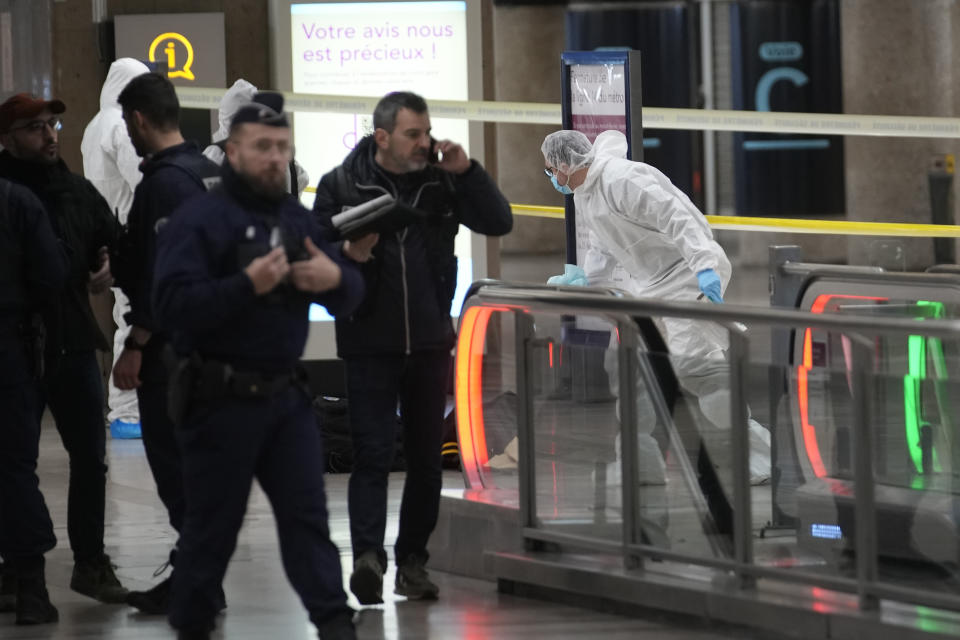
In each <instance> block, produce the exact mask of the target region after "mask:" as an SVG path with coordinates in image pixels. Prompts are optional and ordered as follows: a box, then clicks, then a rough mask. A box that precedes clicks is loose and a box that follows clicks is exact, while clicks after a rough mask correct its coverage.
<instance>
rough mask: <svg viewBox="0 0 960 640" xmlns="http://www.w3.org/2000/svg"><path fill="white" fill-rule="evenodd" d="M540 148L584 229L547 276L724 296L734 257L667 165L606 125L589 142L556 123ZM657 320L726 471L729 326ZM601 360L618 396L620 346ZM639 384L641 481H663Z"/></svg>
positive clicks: (760, 460)
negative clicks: (562, 264)
mask: <svg viewBox="0 0 960 640" xmlns="http://www.w3.org/2000/svg"><path fill="white" fill-rule="evenodd" d="M541 151H542V152H543V158H544V162H545V172H546V174H547V175H548V176H549V177H550V179H551V182H552V183H553V185H554V187H555V188H556V189H557V191H560V192H561V193H564V194H572V195H573V200H574V204H575V206H576V212H577V224H578V225H583V227H584V228H585V229H586V230H587V233H588V249H587V251H586V253H585V255H584V256H582V258H581V259H580V260H579V262H580V264H579V266H576V265H567V268H566V272H565V274H564V275H563V276H555V277H554V278H551V280H550V281H551V282H552V283H558V284H589V285H591V286H600V287H615V288H620V289H624V290H626V291H627V292H628V293H630V294H631V295H633V296H636V297H644V298H659V299H662V300H676V301H686V302H693V301H696V300H703V299H706V300H708V301H710V302H713V303H717V304H720V303H722V302H723V293H724V291H725V290H726V287H727V285H728V284H729V282H730V274H731V267H730V261H729V260H728V259H727V256H726V254H725V253H724V251H723V249H722V248H721V247H720V245H719V244H717V242H716V241H715V240H714V239H713V233H712V232H711V230H710V227H709V225H708V224H707V221H706V219H705V218H704V216H703V214H702V213H701V212H700V211H699V210H698V209H697V208H696V206H694V204H693V203H692V202H691V201H690V199H689V198H688V197H687V196H686V195H685V194H684V193H683V192H682V191H680V190H679V189H677V188H676V187H675V186H674V185H673V183H671V182H670V180H669V178H667V177H666V176H665V175H664V174H663V173H661V172H660V171H658V170H657V169H656V168H654V167H652V166H650V165H648V164H644V163H642V162H633V161H631V160H627V159H626V152H627V140H626V137H625V136H624V135H623V134H622V133H620V132H619V131H604V132H603V133H601V134H600V135H598V136H597V138H596V140H595V141H594V142H593V144H591V143H590V140H589V139H588V138H587V136H586V135H584V134H583V133H581V132H579V131H570V130H561V131H556V132H554V133H551V134H550V135H548V136H547V137H546V139H544V141H543V145H542V146H541ZM657 324H658V326H659V328H660V329H661V331H662V332H663V333H664V338H665V341H666V343H667V346H668V347H669V351H670V356H671V362H672V364H673V367H674V370H675V371H676V373H677V378H678V380H679V383H680V386H681V387H682V388H683V389H684V390H685V391H686V392H688V393H690V394H692V395H693V396H694V397H695V398H696V399H697V403H698V405H699V408H700V411H701V413H702V414H703V416H704V417H705V418H706V419H707V424H702V425H700V431H701V436H702V437H703V439H704V441H705V442H706V444H707V448H708V452H709V453H710V455H711V458H712V460H713V462H714V464H715V465H717V466H718V468H719V469H720V471H721V473H720V476H721V479H723V478H724V477H729V468H728V466H729V459H730V445H729V431H730V384H729V367H728V365H727V363H726V358H725V351H726V349H727V342H728V341H727V333H726V330H725V329H724V328H723V327H721V326H719V325H717V324H715V323H712V322H705V321H696V320H689V319H684V318H659V319H657ZM605 365H606V367H607V369H608V371H609V372H610V373H611V375H610V380H611V385H612V386H613V387H614V388H613V391H614V393H615V394H616V392H617V389H616V386H617V380H618V378H617V374H616V355H615V352H614V350H609V351H608V356H607V361H606V363H605ZM642 386H643V383H642V382H640V383H638V393H637V400H638V407H637V409H638V422H637V426H638V431H639V432H640V433H639V438H638V446H639V449H638V453H639V465H640V475H641V481H643V482H645V483H647V484H658V483H662V482H663V480H664V463H663V458H662V457H661V455H660V451H659V449H658V447H657V445H656V441H655V440H654V439H653V438H652V436H651V435H650V432H651V431H652V430H653V427H654V424H655V418H654V416H653V411H652V406H651V405H650V402H649V401H648V399H647V398H648V396H647V395H646V391H645V389H642V388H639V387H642ZM749 433H750V452H751V455H750V472H751V481H752V482H753V483H754V484H761V483H764V482H766V481H768V480H769V477H770V434H769V432H768V431H767V430H766V429H765V428H764V427H763V426H761V425H760V424H759V423H757V422H756V421H755V420H753V419H752V418H751V419H750V420H749ZM618 444H619V443H618ZM725 467H727V469H725ZM615 469H616V470H617V471H618V470H619V464H617V465H616V466H615ZM608 476H609V474H608Z"/></svg>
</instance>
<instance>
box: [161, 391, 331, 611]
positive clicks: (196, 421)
mask: <svg viewBox="0 0 960 640" xmlns="http://www.w3.org/2000/svg"><path fill="white" fill-rule="evenodd" d="M176 433H177V440H178V442H179V443H180V446H181V452H182V454H183V458H182V460H183V483H184V489H185V495H186V500H187V511H186V518H185V519H184V523H183V529H182V531H181V532H180V546H179V549H178V551H177V566H176V570H175V571H174V574H173V594H172V601H171V607H170V623H171V624H172V625H173V626H174V627H175V628H178V629H183V628H194V627H205V626H207V625H208V624H209V623H210V622H211V621H213V619H214V617H215V616H216V615H217V611H218V608H219V603H220V601H221V598H222V595H221V594H222V592H221V588H220V585H221V584H222V582H223V576H224V574H225V573H226V570H227V564H228V563H229V562H230V556H231V555H233V551H234V549H235V548H236V544H237V533H238V532H239V531H240V527H241V526H242V524H243V517H244V514H245V513H246V510H247V498H248V497H249V495H250V485H251V484H252V482H253V479H254V478H256V479H257V480H258V482H259V483H260V486H261V487H262V488H263V491H264V493H266V494H267V497H268V498H269V499H270V504H271V506H272V507H273V514H274V517H275V518H276V522H277V533H278V537H279V539H280V554H281V556H282V558H283V568H284V570H285V571H286V574H287V578H288V579H289V580H290V583H291V584H292V585H293V588H294V590H295V591H296V592H297V594H298V595H299V596H300V600H301V601H302V602H303V604H304V606H305V607H306V608H307V610H308V611H309V612H310V618H311V619H312V620H315V621H322V620H326V619H328V618H330V617H332V616H335V615H337V614H339V613H341V612H345V611H348V609H347V596H346V593H344V590H343V575H342V572H341V569H340V553H339V551H338V550H337V547H336V546H335V545H334V544H333V542H331V540H330V530H329V528H328V524H327V500H326V494H325V493H324V488H323V464H322V460H323V451H322V447H321V439H320V430H319V429H318V428H317V421H316V416H315V415H314V413H313V408H312V407H311V406H310V399H309V398H308V397H307V394H306V393H305V392H304V391H303V390H302V389H300V388H299V387H296V386H294V385H290V386H288V387H286V388H285V389H283V390H280V391H278V392H277V393H275V394H274V395H273V396H271V397H269V398H259V399H239V398H225V399H222V400H220V401H216V402H212V403H207V404H201V405H200V406H198V407H195V408H193V409H192V410H191V411H190V412H189V413H188V414H187V417H186V418H185V419H184V420H183V423H182V424H179V425H177V428H176Z"/></svg>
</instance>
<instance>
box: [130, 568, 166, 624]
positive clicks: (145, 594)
mask: <svg viewBox="0 0 960 640" xmlns="http://www.w3.org/2000/svg"><path fill="white" fill-rule="evenodd" d="M172 585H173V578H172V577H171V578H166V579H164V580H162V581H161V582H159V583H157V585H156V586H155V587H153V588H152V589H147V590H146V591H131V592H130V593H128V594H127V604H128V605H130V606H131V607H133V608H135V609H138V610H139V611H140V612H141V613H147V614H150V615H154V616H161V615H166V614H167V612H168V611H169V610H170V587H171V586H172Z"/></svg>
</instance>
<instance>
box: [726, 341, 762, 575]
mask: <svg viewBox="0 0 960 640" xmlns="http://www.w3.org/2000/svg"><path fill="white" fill-rule="evenodd" d="M728 334H729V336H730V349H729V351H728V352H727V357H728V359H729V366H730V433H731V438H730V446H731V447H733V451H732V454H733V455H732V457H731V459H732V461H733V557H734V559H735V560H736V561H737V564H738V566H740V567H745V566H747V565H750V564H753V510H752V504H751V502H750V436H749V433H748V426H747V419H748V412H747V397H746V390H747V389H746V369H747V367H746V364H747V359H748V357H749V354H750V342H749V340H748V339H747V337H746V335H745V328H743V327H739V326H736V325H731V326H729V327H728ZM739 577H740V586H741V587H742V588H748V587H752V586H753V585H754V584H755V583H756V579H755V578H753V577H752V576H751V575H749V574H748V572H747V571H744V570H741V571H740V572H739Z"/></svg>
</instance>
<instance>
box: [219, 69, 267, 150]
mask: <svg viewBox="0 0 960 640" xmlns="http://www.w3.org/2000/svg"><path fill="white" fill-rule="evenodd" d="M256 93H257V88H256V87H255V86H253V85H252V84H250V83H249V82H247V81H246V80H244V79H243V78H240V79H238V80H237V81H236V82H234V83H233V86H232V87H230V88H229V89H227V92H226V93H224V94H223V97H222V98H220V113H219V114H217V117H218V119H219V120H220V128H219V129H217V132H216V133H215V134H213V141H214V142H220V141H221V140H226V139H227V135H228V134H229V133H230V121H231V120H233V114H235V113H236V112H237V109H239V108H240V106H241V105H244V104H246V103H248V102H250V101H252V100H253V96H254V94H256Z"/></svg>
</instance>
